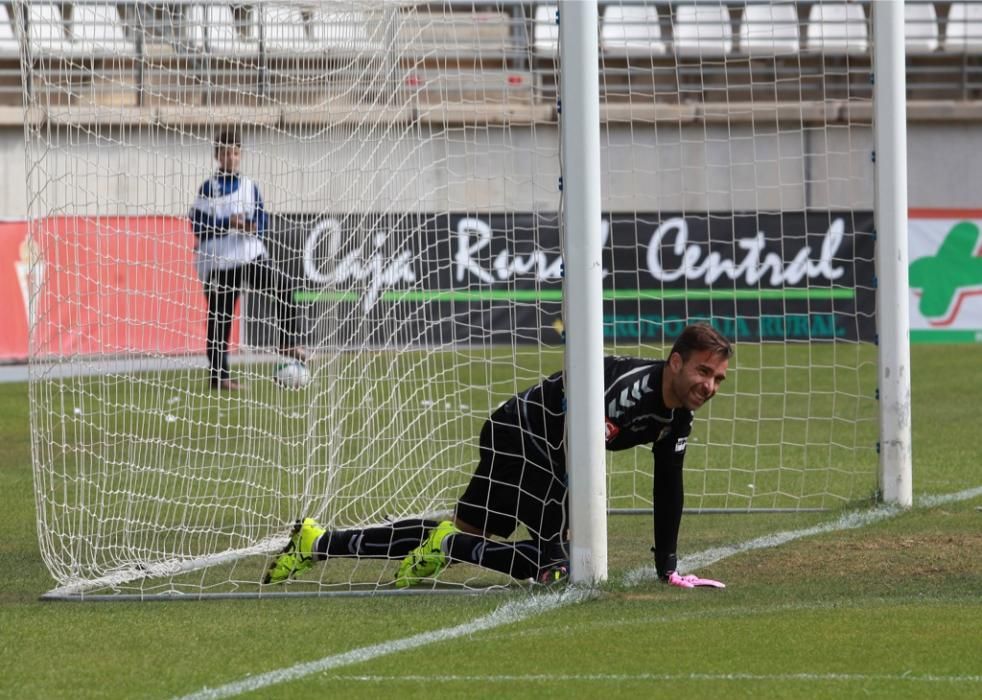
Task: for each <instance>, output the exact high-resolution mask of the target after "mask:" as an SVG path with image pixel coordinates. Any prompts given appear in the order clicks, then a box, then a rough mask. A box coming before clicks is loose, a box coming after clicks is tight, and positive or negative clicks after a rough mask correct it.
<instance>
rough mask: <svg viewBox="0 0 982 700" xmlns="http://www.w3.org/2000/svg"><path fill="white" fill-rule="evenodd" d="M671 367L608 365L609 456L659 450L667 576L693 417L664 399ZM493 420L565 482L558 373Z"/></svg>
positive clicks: (657, 506)
mask: <svg viewBox="0 0 982 700" xmlns="http://www.w3.org/2000/svg"><path fill="white" fill-rule="evenodd" d="M664 368H665V362H664V360H645V359H640V358H636V357H619V356H607V357H605V358H604V387H605V394H604V418H605V429H606V443H607V449H608V450H613V451H617V450H626V449H628V448H631V447H637V446H638V445H644V444H649V443H650V444H651V450H652V453H653V457H654V493H653V503H654V519H655V560H656V564H658V568H659V572H661V571H662V570H663V569H664V568H665V561H666V557H668V556H669V555H671V556H673V557H674V554H675V550H676V546H677V542H678V530H679V523H680V522H681V518H682V502H683V488H682V461H683V458H684V457H685V448H686V443H687V441H688V438H689V433H690V432H691V431H692V411H690V410H689V409H687V408H675V409H671V408H667V407H666V406H665V401H664V399H663V398H662V373H663V371H664ZM492 420H493V421H494V422H495V423H497V424H498V425H499V427H501V426H502V424H504V425H505V426H507V425H509V424H510V425H513V426H514V427H515V428H516V429H517V430H518V431H520V432H521V439H522V442H523V444H524V445H525V454H526V456H527V457H529V458H531V459H535V461H537V462H540V463H542V464H543V465H544V466H546V465H547V466H549V467H551V468H552V470H553V472H555V473H556V474H557V475H562V476H565V473H566V453H565V431H566V397H565V393H564V390H563V373H562V372H557V373H555V374H553V375H551V376H550V377H547V378H546V379H544V380H542V382H541V383H539V384H536V385H535V386H533V387H531V388H529V389H527V390H525V391H523V392H522V393H520V394H518V395H517V396H515V397H513V398H512V399H511V400H510V401H508V402H506V403H505V404H504V405H503V406H502V407H501V408H499V409H498V410H497V411H495V413H494V415H493V416H492Z"/></svg>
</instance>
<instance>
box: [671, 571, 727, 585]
mask: <svg viewBox="0 0 982 700" xmlns="http://www.w3.org/2000/svg"><path fill="white" fill-rule="evenodd" d="M666 580H667V582H668V585H670V586H678V587H679V588H702V587H706V588H726V584H725V583H721V582H719V581H714V580H713V579H711V578H699V577H698V576H695V575H693V574H686V575H685V576H682V575H681V574H679V572H677V571H672V572H670V573H669V574H668V578H667V579H666Z"/></svg>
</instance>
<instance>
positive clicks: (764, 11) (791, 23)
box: [740, 2, 799, 57]
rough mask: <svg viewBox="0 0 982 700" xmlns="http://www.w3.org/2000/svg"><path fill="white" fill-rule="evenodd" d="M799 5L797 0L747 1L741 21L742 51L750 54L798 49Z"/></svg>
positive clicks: (761, 54)
mask: <svg viewBox="0 0 982 700" xmlns="http://www.w3.org/2000/svg"><path fill="white" fill-rule="evenodd" d="M798 44H799V32H798V8H797V7H796V5H795V4H794V3H790V2H782V3H775V4H773V5H747V9H746V12H745V13H744V16H743V21H742V22H741V23H740V51H741V52H742V53H745V54H748V55H750V56H752V57H753V56H776V55H790V54H796V53H798Z"/></svg>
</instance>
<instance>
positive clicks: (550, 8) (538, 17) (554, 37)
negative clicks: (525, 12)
mask: <svg viewBox="0 0 982 700" xmlns="http://www.w3.org/2000/svg"><path fill="white" fill-rule="evenodd" d="M558 12H559V5H538V6H536V8H535V31H534V36H535V51H536V53H538V54H540V55H543V56H549V57H555V56H556V54H557V53H558V52H559V25H558V24H556V15H557V13H558Z"/></svg>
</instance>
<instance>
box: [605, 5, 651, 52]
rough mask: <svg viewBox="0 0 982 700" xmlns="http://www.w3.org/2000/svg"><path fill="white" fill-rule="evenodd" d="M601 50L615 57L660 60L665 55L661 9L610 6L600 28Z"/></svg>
mask: <svg viewBox="0 0 982 700" xmlns="http://www.w3.org/2000/svg"><path fill="white" fill-rule="evenodd" d="M600 49H601V50H602V51H603V52H604V53H605V54H608V55H611V56H660V55H662V54H664V53H665V44H664V42H662V37H661V23H660V22H659V21H658V8H657V7H639V6H634V5H625V6H620V5H610V6H608V7H607V9H606V10H605V11H604V17H603V24H602V25H601V28H600Z"/></svg>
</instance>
